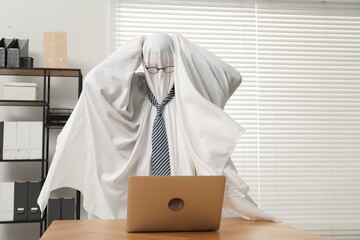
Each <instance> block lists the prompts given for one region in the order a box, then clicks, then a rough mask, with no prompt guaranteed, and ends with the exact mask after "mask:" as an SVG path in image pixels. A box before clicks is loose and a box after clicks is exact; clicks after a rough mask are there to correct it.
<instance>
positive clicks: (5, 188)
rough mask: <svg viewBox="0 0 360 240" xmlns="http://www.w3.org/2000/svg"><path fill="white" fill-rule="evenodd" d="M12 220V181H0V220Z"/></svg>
mask: <svg viewBox="0 0 360 240" xmlns="http://www.w3.org/2000/svg"><path fill="white" fill-rule="evenodd" d="M13 220H14V182H0V221H13Z"/></svg>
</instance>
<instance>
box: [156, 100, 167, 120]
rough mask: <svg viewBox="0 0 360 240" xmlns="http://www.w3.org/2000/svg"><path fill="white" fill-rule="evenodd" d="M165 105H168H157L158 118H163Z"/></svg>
mask: <svg viewBox="0 0 360 240" xmlns="http://www.w3.org/2000/svg"><path fill="white" fill-rule="evenodd" d="M165 104H166V103H161V104H156V105H155V107H156V110H157V113H156V117H161V116H162V114H163V112H164V108H165Z"/></svg>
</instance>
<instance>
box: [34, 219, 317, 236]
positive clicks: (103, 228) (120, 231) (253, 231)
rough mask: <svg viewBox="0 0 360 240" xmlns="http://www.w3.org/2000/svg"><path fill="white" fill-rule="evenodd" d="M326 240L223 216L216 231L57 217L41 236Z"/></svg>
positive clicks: (272, 225) (282, 227) (277, 226)
mask: <svg viewBox="0 0 360 240" xmlns="http://www.w3.org/2000/svg"><path fill="white" fill-rule="evenodd" d="M53 239H57V240H59V239H61V240H72V239H77V240H81V239H86V240H94V239H102V240H115V239H116V240H121V239H127V240H132V239H134V240H145V239H152V240H190V239H197V240H201V239H204V240H215V239H216V240H221V239H229V240H324V238H322V237H319V236H316V235H314V234H311V233H308V232H305V231H302V230H299V229H295V228H292V227H289V226H287V225H285V224H281V223H273V222H261V221H255V222H253V221H242V220H239V219H237V218H229V219H223V220H222V221H221V226H220V229H219V230H218V231H213V232H156V233H127V232H126V221H125V220H65V221H64V220H62V221H54V222H53V223H52V224H51V225H50V227H49V228H48V229H47V231H46V232H45V233H44V235H43V236H42V237H41V239H40V240H53Z"/></svg>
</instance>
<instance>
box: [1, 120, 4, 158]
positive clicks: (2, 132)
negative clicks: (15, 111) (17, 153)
mask: <svg viewBox="0 0 360 240" xmlns="http://www.w3.org/2000/svg"><path fill="white" fill-rule="evenodd" d="M3 152H4V122H0V160H3V159H4V158H3Z"/></svg>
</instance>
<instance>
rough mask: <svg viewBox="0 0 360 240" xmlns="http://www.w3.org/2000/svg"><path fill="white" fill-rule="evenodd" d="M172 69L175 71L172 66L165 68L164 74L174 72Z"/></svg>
mask: <svg viewBox="0 0 360 240" xmlns="http://www.w3.org/2000/svg"><path fill="white" fill-rule="evenodd" d="M174 69H175V67H173V66H169V67H165V68H164V72H166V73H171V72H173V71H174Z"/></svg>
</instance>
